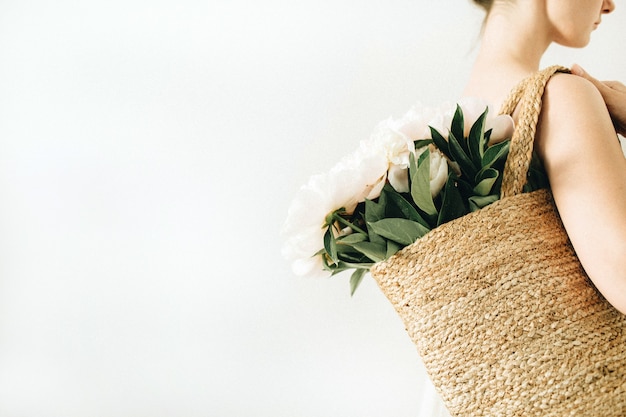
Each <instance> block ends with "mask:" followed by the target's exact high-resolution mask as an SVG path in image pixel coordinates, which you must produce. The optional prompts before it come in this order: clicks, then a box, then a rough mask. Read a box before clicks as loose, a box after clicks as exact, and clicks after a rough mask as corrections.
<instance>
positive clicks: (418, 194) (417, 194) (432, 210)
mask: <svg viewBox="0 0 626 417" xmlns="http://www.w3.org/2000/svg"><path fill="white" fill-rule="evenodd" d="M409 159H410V161H411V162H410V168H409V173H410V176H411V197H412V198H413V201H414V202H415V204H416V205H417V207H419V208H420V210H422V211H423V212H424V213H426V215H428V216H431V217H433V216H436V215H437V208H436V207H435V203H434V202H433V197H432V196H431V194H430V150H428V149H426V151H424V153H423V154H421V155H420V158H419V161H418V163H417V164H416V163H415V157H414V156H413V154H410V156H409Z"/></svg>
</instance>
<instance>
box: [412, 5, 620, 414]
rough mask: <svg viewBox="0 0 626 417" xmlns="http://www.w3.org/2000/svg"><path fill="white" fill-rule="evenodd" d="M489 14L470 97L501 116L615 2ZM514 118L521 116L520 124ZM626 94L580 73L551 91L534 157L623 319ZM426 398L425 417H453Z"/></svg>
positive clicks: (492, 9) (560, 78) (554, 82)
mask: <svg viewBox="0 0 626 417" xmlns="http://www.w3.org/2000/svg"><path fill="white" fill-rule="evenodd" d="M474 2H475V3H476V4H478V5H479V6H481V7H483V8H484V9H485V11H486V12H487V17H486V19H485V23H484V27H483V36H482V42H481V47H480V50H479V53H478V57H477V59H476V62H475V64H474V66H473V68H472V71H471V74H470V77H469V81H468V84H467V86H466V88H465V91H464V93H463V95H464V96H469V97H483V98H485V99H486V100H487V101H488V102H490V103H491V104H492V105H494V106H495V108H496V109H497V108H499V107H500V104H501V103H503V102H504V101H505V99H506V98H507V97H508V95H509V93H510V91H511V90H512V89H513V88H514V86H516V85H517V84H518V83H519V82H520V81H521V80H522V79H524V78H526V77H527V76H529V75H530V74H532V73H534V72H536V71H538V70H539V69H540V61H541V58H542V56H543V54H544V52H545V51H546V49H547V48H548V47H549V46H550V45H551V44H552V43H558V44H561V45H564V46H570V47H584V46H586V45H587V44H588V43H589V40H590V35H591V32H592V31H594V30H595V29H596V28H597V27H598V26H599V25H600V23H601V20H602V16H603V15H605V14H608V13H611V12H612V11H613V10H614V8H615V5H614V3H613V0H580V1H572V0H474ZM513 116H514V119H515V116H516V114H514V115H513ZM616 133H619V134H621V135H625V134H626V87H625V86H624V85H623V84H621V83H617V82H606V83H603V82H600V81H598V80H596V79H594V78H593V77H591V76H590V75H588V74H587V73H586V72H585V71H584V70H583V69H582V68H580V67H579V66H576V65H575V66H574V67H573V68H572V74H563V73H560V74H557V75H555V76H553V78H552V79H551V80H550V81H549V82H548V84H547V86H546V90H545V93H544V96H543V107H542V113H541V117H540V119H539V124H538V128H537V134H536V136H535V150H536V151H537V152H538V154H539V156H540V158H541V159H542V162H543V164H544V167H545V169H546V171H547V174H548V177H549V180H550V185H551V188H552V193H553V195H554V199H555V202H556V204H557V207H558V210H559V213H560V215H561V218H562V221H563V223H564V226H565V228H566V230H567V233H568V235H569V237H570V239H571V241H572V244H573V246H574V248H575V249H576V252H577V254H578V256H579V258H580V261H581V263H582V265H583V266H584V268H585V270H586V272H587V274H588V275H589V277H590V278H591V280H592V281H593V282H594V284H595V285H596V286H597V288H598V289H599V290H600V292H601V293H602V294H603V295H604V296H605V297H606V298H607V300H608V301H609V302H610V303H611V304H613V305H614V306H615V307H616V308H617V309H618V310H620V311H621V312H623V313H626V256H624V253H626V215H625V213H624V209H625V208H626V159H625V158H624V156H623V153H622V150H621V148H620V144H619V142H618V140H617V135H616ZM429 387H430V389H429V390H427V392H425V393H424V397H423V398H424V399H425V400H426V401H424V402H423V405H424V408H423V409H422V414H421V415H430V416H445V415H449V414H448V413H447V411H446V410H445V409H444V407H443V405H442V403H439V404H435V403H433V402H432V401H428V396H434V395H435V393H434V388H432V386H430V385H429ZM431 398H432V397H431Z"/></svg>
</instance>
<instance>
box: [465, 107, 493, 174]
mask: <svg viewBox="0 0 626 417" xmlns="http://www.w3.org/2000/svg"><path fill="white" fill-rule="evenodd" d="M488 111H489V108H487V109H485V111H484V112H483V114H481V115H480V117H479V118H478V119H477V120H476V121H475V122H474V124H473V125H472V128H471V129H470V134H469V137H468V138H467V142H468V147H469V151H470V157H471V158H472V162H473V163H474V166H480V164H481V161H482V156H483V153H484V150H485V148H486V143H487V142H486V141H485V120H486V119H487V112H488Z"/></svg>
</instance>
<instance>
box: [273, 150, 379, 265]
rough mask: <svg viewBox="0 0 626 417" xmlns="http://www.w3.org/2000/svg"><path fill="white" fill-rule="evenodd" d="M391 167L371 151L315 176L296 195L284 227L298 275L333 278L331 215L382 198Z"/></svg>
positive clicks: (287, 250)
mask: <svg viewBox="0 0 626 417" xmlns="http://www.w3.org/2000/svg"><path fill="white" fill-rule="evenodd" d="M387 167H388V163H387V160H386V157H385V156H384V155H383V154H380V153H376V152H372V151H370V150H368V149H359V150H358V151H357V152H355V153H353V154H351V155H348V156H347V157H345V158H343V159H342V160H341V161H340V162H339V163H338V164H337V165H335V166H334V167H333V168H332V169H331V170H330V171H329V172H328V173H326V174H322V175H315V176H313V177H311V178H310V180H309V182H308V183H307V184H306V185H304V186H303V187H302V188H301V189H300V190H299V191H298V193H297V194H296V197H295V198H294V200H293V202H292V204H291V206H290V207H289V210H288V213H287V220H286V221H285V224H284V226H283V233H282V234H283V237H284V238H285V239H286V240H285V245H284V246H283V255H284V256H285V257H286V258H287V259H288V260H290V261H291V262H292V269H293V272H294V273H295V274H297V275H308V276H313V275H315V276H329V275H330V273H328V272H324V271H323V260H322V257H321V255H315V254H316V253H318V252H319V251H320V250H322V249H323V247H324V243H323V242H324V233H325V232H326V230H325V228H324V224H325V222H326V217H327V216H328V214H330V213H332V212H334V211H336V210H338V209H340V208H342V207H343V208H345V210H346V211H347V212H348V213H351V212H352V211H354V209H355V208H356V206H357V204H358V203H360V202H362V201H364V200H365V199H366V198H374V197H372V196H373V195H380V190H381V189H382V187H383V186H384V184H385V178H386V173H387Z"/></svg>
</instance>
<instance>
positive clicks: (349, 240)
mask: <svg viewBox="0 0 626 417" xmlns="http://www.w3.org/2000/svg"><path fill="white" fill-rule="evenodd" d="M365 240H367V236H365V235H364V234H362V233H352V234H350V235H347V236H343V237H340V238H339V239H336V243H337V244H341V245H353V244H355V243H359V242H363V241H365Z"/></svg>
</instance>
